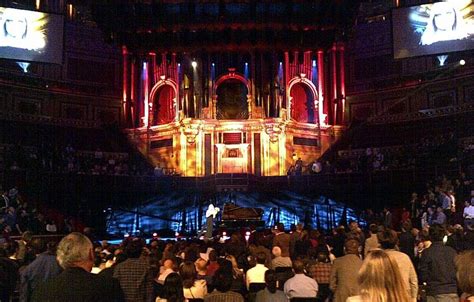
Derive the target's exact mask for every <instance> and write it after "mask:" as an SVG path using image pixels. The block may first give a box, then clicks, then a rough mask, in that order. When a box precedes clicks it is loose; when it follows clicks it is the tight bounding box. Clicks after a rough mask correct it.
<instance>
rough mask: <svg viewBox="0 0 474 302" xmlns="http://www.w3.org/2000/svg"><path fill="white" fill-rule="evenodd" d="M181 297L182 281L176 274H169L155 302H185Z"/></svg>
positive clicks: (182, 296)
mask: <svg viewBox="0 0 474 302" xmlns="http://www.w3.org/2000/svg"><path fill="white" fill-rule="evenodd" d="M186 301H187V300H186V299H185V298H184V295H183V280H182V279H181V276H180V275H178V274H177V273H171V274H169V275H168V276H167V277H166V279H165V283H164V286H163V291H162V293H161V295H160V296H159V297H156V299H155V302H186Z"/></svg>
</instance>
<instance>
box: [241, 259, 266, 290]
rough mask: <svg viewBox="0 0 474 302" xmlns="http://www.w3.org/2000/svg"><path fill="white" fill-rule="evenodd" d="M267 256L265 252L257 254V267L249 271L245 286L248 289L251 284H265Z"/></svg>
mask: <svg viewBox="0 0 474 302" xmlns="http://www.w3.org/2000/svg"><path fill="white" fill-rule="evenodd" d="M266 260H267V255H265V253H263V252H259V253H257V265H255V266H254V267H252V268H251V269H249V270H248V271H247V275H246V277H245V284H246V285H247V289H249V287H250V283H265V272H266V271H267V270H268V268H267V267H266V266H265V261H266Z"/></svg>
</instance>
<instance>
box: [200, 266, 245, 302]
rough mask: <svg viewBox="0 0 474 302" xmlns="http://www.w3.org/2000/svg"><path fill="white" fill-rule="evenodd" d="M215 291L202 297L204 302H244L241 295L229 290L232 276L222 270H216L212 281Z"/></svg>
mask: <svg viewBox="0 0 474 302" xmlns="http://www.w3.org/2000/svg"><path fill="white" fill-rule="evenodd" d="M212 284H213V285H214V286H215V290H214V291H213V292H212V293H210V294H208V295H207V296H205V297H204V302H222V301H225V302H244V297H242V295H241V294H239V293H236V292H233V291H231V290H230V288H231V287H232V275H231V274H229V273H228V272H226V271H225V270H223V269H218V270H217V271H216V272H215V274H214V276H213V279H212Z"/></svg>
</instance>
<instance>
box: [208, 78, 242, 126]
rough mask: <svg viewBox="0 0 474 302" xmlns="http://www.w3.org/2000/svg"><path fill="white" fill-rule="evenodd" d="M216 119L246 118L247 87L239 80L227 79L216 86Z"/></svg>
mask: <svg viewBox="0 0 474 302" xmlns="http://www.w3.org/2000/svg"><path fill="white" fill-rule="evenodd" d="M216 94H217V114H216V117H217V119H221V120H232V119H248V118H249V110H248V104H247V87H246V86H245V85H244V84H243V83H242V82H240V81H238V80H234V79H229V80H226V81H225V82H223V83H222V84H220V85H219V87H217V90H216Z"/></svg>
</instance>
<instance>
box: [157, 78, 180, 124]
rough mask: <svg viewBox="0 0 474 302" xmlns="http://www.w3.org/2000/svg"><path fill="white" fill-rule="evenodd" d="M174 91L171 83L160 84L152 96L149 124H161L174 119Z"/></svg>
mask: <svg viewBox="0 0 474 302" xmlns="http://www.w3.org/2000/svg"><path fill="white" fill-rule="evenodd" d="M175 97H176V96H175V91H174V89H173V87H172V86H171V85H163V86H161V87H160V88H159V89H158V91H157V92H156V94H155V95H154V98H153V110H152V116H151V125H153V126H156V125H162V124H167V123H171V122H172V121H173V120H174V115H175V110H174V98H175Z"/></svg>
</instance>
